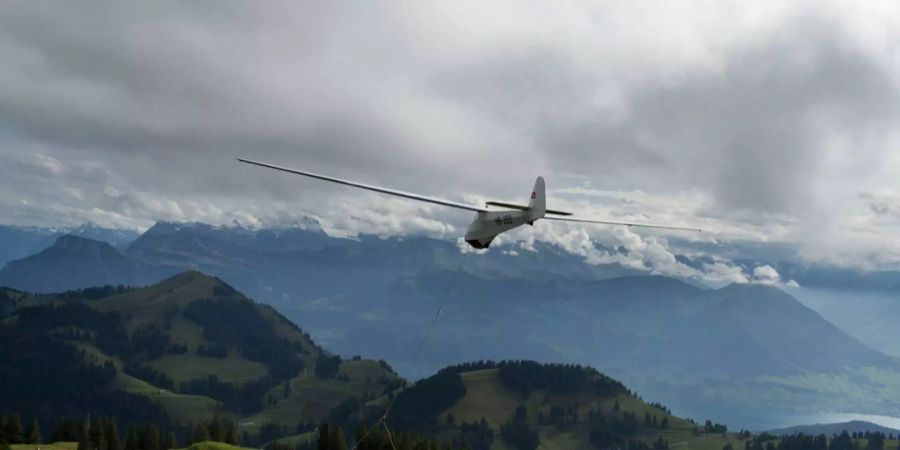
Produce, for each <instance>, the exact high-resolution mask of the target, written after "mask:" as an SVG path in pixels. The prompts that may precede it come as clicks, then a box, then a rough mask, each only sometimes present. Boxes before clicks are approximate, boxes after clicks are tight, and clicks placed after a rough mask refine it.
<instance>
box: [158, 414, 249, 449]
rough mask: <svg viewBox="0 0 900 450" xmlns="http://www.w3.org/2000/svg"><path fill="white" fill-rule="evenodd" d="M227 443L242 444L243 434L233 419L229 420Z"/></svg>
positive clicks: (226, 433) (226, 435) (226, 432)
mask: <svg viewBox="0 0 900 450" xmlns="http://www.w3.org/2000/svg"><path fill="white" fill-rule="evenodd" d="M225 443H226V444H231V445H237V446H240V445H241V434H240V433H239V432H238V427H237V422H235V421H233V420H230V421H228V425H227V427H226V431H225ZM173 448H174V447H173Z"/></svg>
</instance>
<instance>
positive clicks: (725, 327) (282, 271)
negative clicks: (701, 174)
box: [0, 223, 900, 429]
mask: <svg viewBox="0 0 900 450" xmlns="http://www.w3.org/2000/svg"><path fill="white" fill-rule="evenodd" d="M458 268H459V270H457V269H458ZM182 270H201V271H203V272H206V273H210V274H213V275H215V276H217V277H219V278H221V279H222V280H224V281H226V282H228V283H229V284H231V285H233V286H235V287H236V288H237V289H239V290H241V291H243V292H246V293H248V294H249V295H250V296H251V297H253V298H256V299H258V300H260V301H262V302H264V303H267V304H269V305H272V306H273V307H274V308H275V309H277V310H278V311H279V312H280V313H281V314H283V315H284V316H285V317H287V318H288V319H290V320H291V321H292V322H294V323H296V324H298V325H299V326H301V327H302V328H303V329H304V330H306V331H308V332H309V333H310V334H311V335H312V336H314V337H315V338H316V340H317V342H319V343H321V344H322V345H323V346H325V347H326V348H329V349H331V350H332V351H336V352H338V353H340V354H344V355H355V354H360V355H363V356H365V357H368V358H373V359H384V360H388V361H391V362H392V365H393V367H394V368H396V369H397V371H398V372H399V373H400V374H401V375H403V376H407V377H412V378H419V377H423V376H427V375H429V374H431V373H434V372H435V371H436V370H438V369H440V368H441V367H444V366H447V365H450V364H457V363H462V362H465V361H472V360H478V359H510V358H523V359H533V360H538V361H546V362H567V363H580V364H586V365H591V366H594V367H598V368H600V369H601V370H603V372H605V373H607V374H609V375H611V376H614V377H616V378H618V379H621V380H624V381H625V382H626V383H628V384H629V385H630V386H633V387H634V388H636V389H637V390H638V391H640V392H641V393H642V394H644V395H646V396H647V397H648V398H652V399H655V400H660V401H663V402H664V403H666V404H667V405H670V406H671V407H672V408H673V409H674V410H675V411H678V412H679V413H681V414H682V415H688V416H691V417H717V418H720V420H724V421H729V422H731V423H734V424H735V425H738V426H744V427H748V428H757V429H762V428H773V427H777V426H779V425H782V424H783V422H779V423H769V422H766V421H764V420H758V418H760V417H770V416H772V414H771V413H772V412H773V411H777V412H779V413H783V414H787V415H791V414H793V415H794V416H793V417H795V418H796V420H793V423H798V422H802V419H800V418H799V417H802V415H803V414H805V413H809V412H823V411H839V412H865V413H875V414H878V413H882V414H890V413H891V412H893V411H896V410H897V408H898V405H900V365H898V362H897V360H896V358H894V357H891V356H888V355H885V354H883V353H881V352H879V351H876V350H873V349H872V348H870V347H868V346H866V345H864V344H862V343H861V342H859V341H858V340H856V339H854V338H852V337H850V336H848V335H847V334H846V333H844V332H843V331H842V330H840V329H838V328H837V327H835V326H834V325H832V324H831V323H829V322H828V321H826V320H825V319H823V318H822V316H820V315H819V314H818V313H816V312H815V311H813V310H811V309H809V308H807V307H806V306H804V305H803V304H801V303H800V302H798V301H796V299H794V298H793V297H792V296H790V295H788V294H786V293H785V292H784V291H781V290H779V289H777V288H774V287H771V286H762V285H746V284H744V285H730V286H725V287H723V288H719V289H708V288H705V287H701V286H698V285H697V284H696V283H692V282H686V281H685V280H676V279H672V278H666V277H660V276H646V275H641V274H640V272H637V271H635V270H634V269H629V268H625V267H621V266H618V265H596V266H595V265H588V264H585V263H584V262H583V260H582V259H581V257H579V256H577V255H572V254H570V253H568V252H566V251H564V250H562V249H560V248H557V247H554V246H551V245H542V244H535V248H534V251H529V250H521V251H519V252H518V254H511V252H500V251H492V252H489V253H487V254H483V255H476V254H461V253H460V250H459V249H458V247H457V246H456V245H455V243H453V242H449V241H444V240H438V239H429V238H422V237H411V238H387V239H384V238H379V237H375V236H359V237H357V238H354V239H338V238H332V237H329V236H328V235H326V234H325V233H323V232H322V231H320V230H318V229H315V228H313V229H309V230H304V229H299V228H294V229H286V230H248V229H244V228H237V227H213V226H209V225H203V224H172V223H158V224H157V225H155V226H154V227H152V228H150V229H149V230H148V231H147V232H145V233H143V234H142V235H141V236H140V237H138V238H137V239H135V240H134V241H133V242H131V243H130V244H129V245H128V246H127V247H126V248H124V249H118V248H115V247H114V246H112V245H106V244H104V243H102V242H98V241H94V240H90V239H83V238H72V237H64V238H59V239H58V240H57V241H56V243H55V244H54V245H52V246H51V247H49V248H47V249H45V250H44V251H42V252H40V253H37V254H35V255H33V256H30V257H27V258H24V259H21V260H18V261H14V262H11V263H9V264H7V266H6V267H4V268H3V269H2V270H0V285H7V286H11V287H14V288H17V289H21V290H28V291H36V292H52V291H59V290H63V289H76V288H83V287H87V286H93V285H98V284H110V285H120V284H122V285H144V284H147V283H151V282H154V281H157V280H159V279H162V278H164V277H166V276H169V275H171V274H173V273H175V272H178V271H182ZM441 305H443V307H441V308H439V306H441ZM437 311H440V315H439V316H438V318H439V319H440V320H438V321H437V322H436V326H435V329H434V330H432V331H430V333H431V334H429V327H430V324H431V322H432V320H434V318H435V313H436V312H437ZM426 335H428V336H429V339H428V340H427V342H426V345H425V346H424V347H423V350H422V352H421V355H420V357H419V358H418V359H417V360H415V361H413V360H412V355H413V354H414V352H415V349H416V348H417V346H418V345H419V344H420V343H421V342H422V339H423V337H424V336H426Z"/></svg>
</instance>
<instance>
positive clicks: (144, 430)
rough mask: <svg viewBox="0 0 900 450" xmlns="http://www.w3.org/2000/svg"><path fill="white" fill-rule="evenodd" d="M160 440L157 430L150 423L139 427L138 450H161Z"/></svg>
mask: <svg viewBox="0 0 900 450" xmlns="http://www.w3.org/2000/svg"><path fill="white" fill-rule="evenodd" d="M161 444H162V439H161V437H160V434H159V428H158V427H157V426H156V425H153V424H152V423H148V424H146V425H144V426H143V427H141V432H140V449H141V450H161V448H162V447H161Z"/></svg>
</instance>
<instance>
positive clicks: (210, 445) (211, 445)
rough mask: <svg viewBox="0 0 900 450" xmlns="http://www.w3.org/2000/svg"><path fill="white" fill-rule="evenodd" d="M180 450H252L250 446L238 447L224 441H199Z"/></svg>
mask: <svg viewBox="0 0 900 450" xmlns="http://www.w3.org/2000/svg"><path fill="white" fill-rule="evenodd" d="M180 450H252V449H249V448H248V447H238V446H236V445H229V444H225V443H222V442H212V441H206V442H198V443H196V444H193V445H191V446H190V447H185V448H183V449H180Z"/></svg>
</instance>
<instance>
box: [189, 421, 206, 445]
mask: <svg viewBox="0 0 900 450" xmlns="http://www.w3.org/2000/svg"><path fill="white" fill-rule="evenodd" d="M208 440H209V430H208V429H207V428H206V424H205V423H203V422H199V423H198V424H197V426H195V427H194V431H193V433H192V434H191V444H196V443H198V442H205V441H208Z"/></svg>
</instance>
